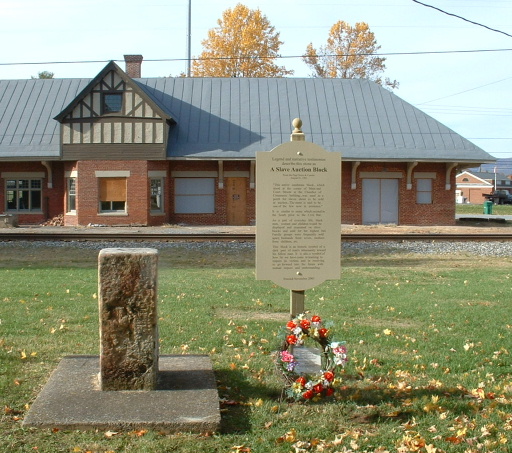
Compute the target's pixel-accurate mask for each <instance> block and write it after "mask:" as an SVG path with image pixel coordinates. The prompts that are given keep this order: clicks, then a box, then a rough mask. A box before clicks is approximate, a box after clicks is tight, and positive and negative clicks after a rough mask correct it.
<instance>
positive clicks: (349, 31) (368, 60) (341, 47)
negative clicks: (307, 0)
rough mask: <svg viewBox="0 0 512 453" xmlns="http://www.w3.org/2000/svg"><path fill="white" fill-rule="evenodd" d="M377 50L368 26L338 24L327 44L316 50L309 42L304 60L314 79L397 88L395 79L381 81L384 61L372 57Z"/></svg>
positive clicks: (342, 22) (373, 36) (334, 27)
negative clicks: (340, 80) (337, 79)
mask: <svg viewBox="0 0 512 453" xmlns="http://www.w3.org/2000/svg"><path fill="white" fill-rule="evenodd" d="M379 49H380V46H379V45H377V41H376V39H375V35H374V34H373V33H372V32H371V31H370V27H369V26H368V24H366V23H365V22H357V23H356V25H355V26H354V27H352V26H350V24H348V23H347V22H344V21H338V22H336V23H335V24H334V25H333V26H332V27H331V30H330V32H329V37H328V38H327V44H326V45H325V46H322V47H320V48H319V50H318V51H317V50H316V49H315V48H314V47H313V44H312V43H310V44H309V45H308V47H307V49H306V55H305V56H304V57H303V60H304V62H305V63H306V64H307V65H308V66H309V67H310V68H311V69H313V71H314V72H313V76H314V77H324V78H344V79H369V80H373V81H374V82H376V83H378V84H379V85H384V86H387V87H389V88H398V82H397V81H396V80H394V81H391V80H390V79H388V78H386V79H385V80H382V77H381V73H382V72H384V69H386V66H385V64H384V62H385V61H386V59H385V58H382V57H378V56H376V55H375V54H376V53H377V51H378V50H379Z"/></svg>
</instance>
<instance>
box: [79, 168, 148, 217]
mask: <svg viewBox="0 0 512 453" xmlns="http://www.w3.org/2000/svg"><path fill="white" fill-rule="evenodd" d="M77 171H78V178H77V187H76V191H77V215H76V217H77V222H78V224H79V225H88V224H90V223H91V224H101V225H148V223H149V221H148V216H149V187H148V162H147V161H79V162H77ZM96 171H129V172H130V176H129V177H128V178H127V179H126V181H127V184H126V198H127V209H126V211H127V212H126V214H117V213H112V214H108V213H100V212H99V199H100V192H99V190H100V187H99V179H98V178H97V177H96V174H95V172H96Z"/></svg>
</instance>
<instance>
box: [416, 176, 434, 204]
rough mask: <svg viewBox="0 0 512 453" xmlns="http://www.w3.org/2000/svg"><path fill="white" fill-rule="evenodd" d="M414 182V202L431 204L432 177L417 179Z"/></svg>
mask: <svg viewBox="0 0 512 453" xmlns="http://www.w3.org/2000/svg"><path fill="white" fill-rule="evenodd" d="M416 184H417V186H416V202H417V203H418V204H432V179H417V180H416Z"/></svg>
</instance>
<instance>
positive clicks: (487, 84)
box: [416, 77, 512, 105]
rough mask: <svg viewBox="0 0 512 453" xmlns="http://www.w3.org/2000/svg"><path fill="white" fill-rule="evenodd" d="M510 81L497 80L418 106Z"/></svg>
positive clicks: (508, 78)
mask: <svg viewBox="0 0 512 453" xmlns="http://www.w3.org/2000/svg"><path fill="white" fill-rule="evenodd" d="M510 79H512V77H507V78H505V79H501V80H496V81H495V82H491V83H486V84H485V85H480V86H477V87H474V88H469V89H467V90H464V91H459V92H458V93H453V94H449V95H447V96H443V97H440V98H436V99H431V100H430V101H425V102H421V103H419V104H416V105H424V104H428V103H430V102H435V101H439V100H441V99H446V98H450V97H452V96H457V95H459V94H463V93H467V92H468V91H473V90H478V89H479V88H483V87H486V86H489V85H494V84H495V83H500V82H503V81H505V80H510Z"/></svg>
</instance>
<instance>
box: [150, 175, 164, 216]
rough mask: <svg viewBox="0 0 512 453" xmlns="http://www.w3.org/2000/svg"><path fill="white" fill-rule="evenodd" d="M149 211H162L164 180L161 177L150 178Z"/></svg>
mask: <svg viewBox="0 0 512 453" xmlns="http://www.w3.org/2000/svg"><path fill="white" fill-rule="evenodd" d="M149 190H150V197H151V212H152V213H160V212H164V180H163V178H151V179H150V188H149Z"/></svg>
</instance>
